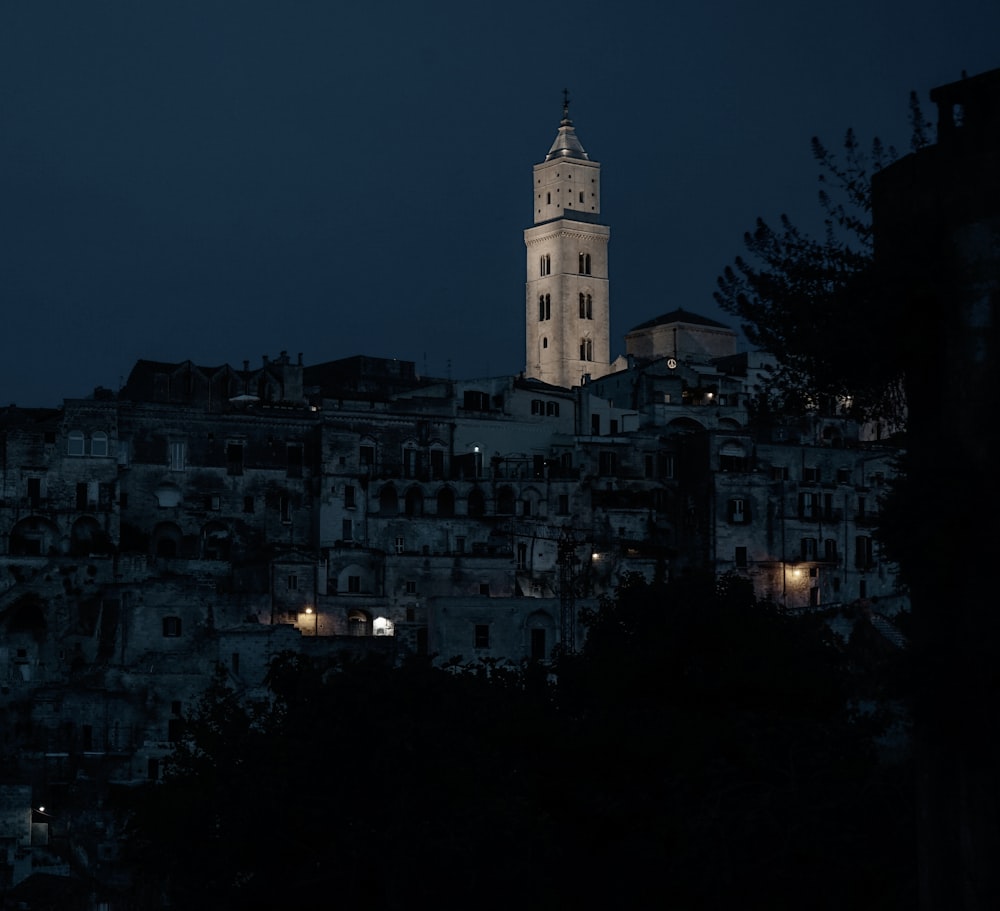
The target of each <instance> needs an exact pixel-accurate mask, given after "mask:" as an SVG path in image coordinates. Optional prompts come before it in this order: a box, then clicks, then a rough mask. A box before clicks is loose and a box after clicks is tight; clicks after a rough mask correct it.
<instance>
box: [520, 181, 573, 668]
mask: <svg viewBox="0 0 1000 911" xmlns="http://www.w3.org/2000/svg"><path fill="white" fill-rule="evenodd" d="M581 195H582V194H581ZM531 657H532V658H533V659H534V660H535V661H544V660H545V659H546V658H547V657H548V650H547V649H546V647H545V630H544V629H540V628H538V627H536V628H534V629H533V630H532V631H531Z"/></svg>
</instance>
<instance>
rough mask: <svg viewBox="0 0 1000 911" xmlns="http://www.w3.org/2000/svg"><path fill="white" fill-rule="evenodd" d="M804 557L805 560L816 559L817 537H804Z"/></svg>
mask: <svg viewBox="0 0 1000 911" xmlns="http://www.w3.org/2000/svg"><path fill="white" fill-rule="evenodd" d="M802 559H803V560H815V559H816V539H815V538H803V539H802Z"/></svg>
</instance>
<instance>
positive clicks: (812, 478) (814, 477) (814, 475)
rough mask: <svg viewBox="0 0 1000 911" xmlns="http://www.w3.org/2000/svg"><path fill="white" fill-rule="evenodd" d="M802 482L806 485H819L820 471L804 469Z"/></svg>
mask: <svg viewBox="0 0 1000 911" xmlns="http://www.w3.org/2000/svg"><path fill="white" fill-rule="evenodd" d="M802 480H803V481H804V482H805V483H806V484H817V483H818V482H819V469H818V468H808V467H807V468H803V469H802Z"/></svg>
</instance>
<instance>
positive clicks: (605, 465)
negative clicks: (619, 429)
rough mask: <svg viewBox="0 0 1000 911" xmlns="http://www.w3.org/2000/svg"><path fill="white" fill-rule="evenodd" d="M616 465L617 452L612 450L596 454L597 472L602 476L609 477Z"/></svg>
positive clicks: (613, 472)
mask: <svg viewBox="0 0 1000 911" xmlns="http://www.w3.org/2000/svg"><path fill="white" fill-rule="evenodd" d="M617 467H618V454H617V453H614V452H602V453H600V454H599V456H598V473H599V474H601V475H602V476H604V477H611V476H613V475H614V474H615V469H616V468H617Z"/></svg>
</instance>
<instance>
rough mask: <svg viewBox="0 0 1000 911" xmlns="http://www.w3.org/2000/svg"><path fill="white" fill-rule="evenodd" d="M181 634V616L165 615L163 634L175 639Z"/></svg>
mask: <svg viewBox="0 0 1000 911" xmlns="http://www.w3.org/2000/svg"><path fill="white" fill-rule="evenodd" d="M180 634H181V618H180V617H164V618H163V635H164V636H166V637H168V638H170V639H175V638H177V637H178V636H179V635H180Z"/></svg>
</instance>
